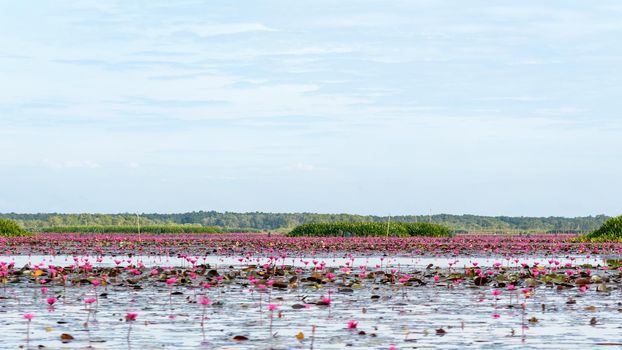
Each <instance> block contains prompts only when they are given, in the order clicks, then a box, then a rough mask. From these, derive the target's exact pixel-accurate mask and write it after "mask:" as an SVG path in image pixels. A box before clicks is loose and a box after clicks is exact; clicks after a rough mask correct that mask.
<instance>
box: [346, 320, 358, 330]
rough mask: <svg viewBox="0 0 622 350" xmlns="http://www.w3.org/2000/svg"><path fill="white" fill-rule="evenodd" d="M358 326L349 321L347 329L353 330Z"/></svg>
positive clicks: (356, 323)
mask: <svg viewBox="0 0 622 350" xmlns="http://www.w3.org/2000/svg"><path fill="white" fill-rule="evenodd" d="M358 325H359V323H358V322H357V321H355V320H350V321H348V325H347V327H348V329H355V328H356V327H357V326H358Z"/></svg>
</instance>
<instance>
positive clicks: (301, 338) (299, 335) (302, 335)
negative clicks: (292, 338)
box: [296, 332, 305, 341]
mask: <svg viewBox="0 0 622 350" xmlns="http://www.w3.org/2000/svg"><path fill="white" fill-rule="evenodd" d="M304 338H305V334H304V333H302V332H298V334H296V339H298V341H302V340H303V339H304Z"/></svg>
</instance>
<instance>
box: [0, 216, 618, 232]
mask: <svg viewBox="0 0 622 350" xmlns="http://www.w3.org/2000/svg"><path fill="white" fill-rule="evenodd" d="M139 215H140V225H141V226H147V225H179V224H182V225H201V226H219V227H223V228H228V229H232V228H252V229H258V230H266V231H277V230H278V231H289V230H291V229H293V228H294V227H296V226H298V225H301V224H305V223H320V222H362V221H373V222H387V221H388V220H389V219H390V220H391V222H432V223H439V224H444V225H447V226H449V227H450V228H451V229H452V230H453V231H455V232H501V233H505V232H507V233H512V232H548V233H555V232H587V231H593V230H596V229H597V228H599V227H600V225H602V223H603V222H604V221H605V220H606V219H608V218H609V217H608V216H605V215H597V216H586V217H576V218H565V217H510V216H494V217H493V216H479V215H450V214H436V215H402V216H391V217H390V218H389V217H388V216H365V215H352V214H314V213H261V212H254V213H232V212H224V213H220V212H216V211H196V212H190V213H181V214H144V213H143V214H139ZM0 218H5V219H13V220H16V221H17V222H18V223H19V224H20V225H21V226H22V227H24V228H26V229H28V230H31V231H36V230H37V229H41V228H43V227H58V226H82V225H84V226H93V225H96V226H97V225H102V226H109V225H119V226H128V225H136V223H137V220H138V218H137V216H136V214H130V213H124V214H57V213H47V214H16V213H7V214H0Z"/></svg>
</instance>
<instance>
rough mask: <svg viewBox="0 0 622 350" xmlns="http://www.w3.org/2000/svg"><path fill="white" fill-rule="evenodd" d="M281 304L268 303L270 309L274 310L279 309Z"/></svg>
mask: <svg viewBox="0 0 622 350" xmlns="http://www.w3.org/2000/svg"><path fill="white" fill-rule="evenodd" d="M278 308H279V306H278V305H277V304H268V310H270V311H274V310H277V309H278Z"/></svg>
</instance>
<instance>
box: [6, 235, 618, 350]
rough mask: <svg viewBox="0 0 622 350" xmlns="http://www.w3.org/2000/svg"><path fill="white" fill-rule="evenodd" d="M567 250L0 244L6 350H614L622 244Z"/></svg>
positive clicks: (342, 243) (472, 241) (551, 246)
mask: <svg viewBox="0 0 622 350" xmlns="http://www.w3.org/2000/svg"><path fill="white" fill-rule="evenodd" d="M571 238H572V236H569V235H531V236H500V235H463V236H457V237H451V238H426V237H413V238H391V237H367V238H334V237H333V238H328V237H324V238H322V237H314V238H289V237H284V236H272V237H267V236H265V235H260V234H227V235H194V234H191V235H141V236H129V235H89V234H80V235H76V234H44V235H35V236H31V237H14V238H2V239H0V281H1V282H2V286H1V287H2V290H1V291H0V310H1V312H2V315H3V316H2V318H0V326H2V328H3V329H4V330H5V335H6V336H5V337H3V338H4V339H3V341H4V342H5V344H7V346H8V347H11V348H17V347H20V346H21V347H26V348H38V347H39V346H45V347H47V348H67V349H70V348H83V347H87V346H88V347H91V348H94V349H98V348H101V349H111V348H112V349H126V348H136V349H144V348H149V349H157V348H176V349H178V348H181V349H196V348H206V349H234V348H235V349H249V348H251V349H268V348H272V349H342V348H344V347H349V348H354V349H368V348H371V349H410V348H419V347H427V348H439V349H440V348H443V349H445V348H464V347H474V346H476V347H494V348H499V347H500V348H516V349H518V348H520V349H523V348H534V349H542V348H551V349H558V348H560V347H564V348H573V347H574V348H585V347H594V346H596V345H606V344H608V345H620V344H622V338H621V336H620V334H622V332H620V324H622V322H621V321H622V304H621V303H620V297H621V296H622V278H621V274H622V269H621V268H620V260H619V259H620V257H621V254H622V244H620V243H574V242H571V240H570V239H571Z"/></svg>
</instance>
